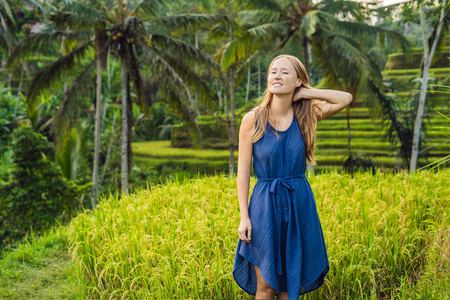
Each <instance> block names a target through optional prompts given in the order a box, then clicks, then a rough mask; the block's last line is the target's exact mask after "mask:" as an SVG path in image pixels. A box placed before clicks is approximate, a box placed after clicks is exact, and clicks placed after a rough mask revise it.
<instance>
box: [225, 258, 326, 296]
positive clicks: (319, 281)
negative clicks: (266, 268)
mask: <svg viewBox="0 0 450 300" xmlns="http://www.w3.org/2000/svg"><path fill="white" fill-rule="evenodd" d="M238 255H239V256H240V257H241V258H242V262H241V263H240V264H239V266H238V267H237V268H236V269H235V270H234V271H233V277H234V280H235V281H236V283H237V284H238V286H239V287H240V288H241V289H242V290H244V292H246V293H247V294H249V295H252V296H255V295H256V287H255V292H253V291H250V290H248V289H247V287H246V286H244V285H242V284H241V283H240V282H239V280H238V279H237V277H236V272H237V271H239V269H241V268H243V267H244V265H245V264H247V265H248V264H250V265H251V266H250V268H251V269H252V270H253V272H254V273H255V276H256V270H255V269H254V266H257V265H256V264H255V263H254V262H252V261H251V260H249V259H247V258H246V257H245V256H243V255H242V254H240V253H238ZM257 267H258V266H257ZM258 268H259V267H258ZM252 270H250V272H252ZM329 270H330V266H329V265H325V269H322V271H321V272H320V273H319V275H318V276H317V277H315V279H314V280H313V281H312V282H310V283H308V284H307V285H305V286H306V288H301V290H300V294H299V295H298V296H301V295H304V294H306V293H309V292H312V291H314V290H316V289H318V288H319V287H321V286H322V285H323V283H324V282H325V276H326V275H327V274H328V272H329ZM261 276H263V274H262V271H261ZM263 279H264V276H263ZM264 281H265V282H266V283H267V284H268V285H269V286H270V287H271V288H273V289H274V290H276V295H278V293H280V292H287V291H279V290H277V289H276V288H275V287H273V286H272V285H270V284H269V283H268V282H267V281H266V280H265V279H264Z"/></svg>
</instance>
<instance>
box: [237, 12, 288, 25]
mask: <svg viewBox="0 0 450 300" xmlns="http://www.w3.org/2000/svg"><path fill="white" fill-rule="evenodd" d="M280 15H281V14H280V12H278V11H273V10H264V9H253V10H242V11H240V12H238V20H239V21H238V22H239V24H241V25H243V26H255V25H257V24H265V23H274V22H277V21H279V20H280Z"/></svg>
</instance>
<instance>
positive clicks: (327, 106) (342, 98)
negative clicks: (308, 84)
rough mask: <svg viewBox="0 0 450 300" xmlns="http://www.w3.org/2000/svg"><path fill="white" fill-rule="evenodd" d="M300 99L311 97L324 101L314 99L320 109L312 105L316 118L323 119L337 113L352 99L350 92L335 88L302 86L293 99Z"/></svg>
mask: <svg viewBox="0 0 450 300" xmlns="http://www.w3.org/2000/svg"><path fill="white" fill-rule="evenodd" d="M300 99H312V100H313V101H314V100H324V101H326V102H319V101H316V102H315V103H316V105H317V106H318V107H319V108H320V110H319V109H318V108H317V107H316V106H314V112H315V113H316V116H317V119H318V120H319V121H320V120H324V119H326V118H329V117H331V116H332V115H334V114H337V113H338V112H340V111H341V110H343V109H344V108H345V107H346V106H348V105H349V104H350V103H351V102H352V100H353V96H352V94H350V93H347V92H342V91H337V90H323V89H314V88H310V89H308V88H304V87H301V88H300V89H299V90H298V91H297V93H296V94H295V95H294V98H293V101H297V100H300Z"/></svg>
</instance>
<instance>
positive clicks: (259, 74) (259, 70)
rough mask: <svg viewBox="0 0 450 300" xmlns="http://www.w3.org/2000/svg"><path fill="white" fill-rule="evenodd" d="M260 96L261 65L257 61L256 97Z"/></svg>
mask: <svg viewBox="0 0 450 300" xmlns="http://www.w3.org/2000/svg"><path fill="white" fill-rule="evenodd" d="M259 96H261V63H260V61H259V59H258V97H259Z"/></svg>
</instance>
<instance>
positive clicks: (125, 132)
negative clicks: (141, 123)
mask: <svg viewBox="0 0 450 300" xmlns="http://www.w3.org/2000/svg"><path fill="white" fill-rule="evenodd" d="M120 59H121V62H120V68H121V77H122V84H121V85H122V113H121V119H122V157H121V158H122V169H121V173H122V182H121V185H122V193H124V194H127V193H128V112H127V105H128V103H127V97H128V91H127V88H128V82H127V79H128V76H127V56H126V50H125V49H122V50H121V58H120Z"/></svg>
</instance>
